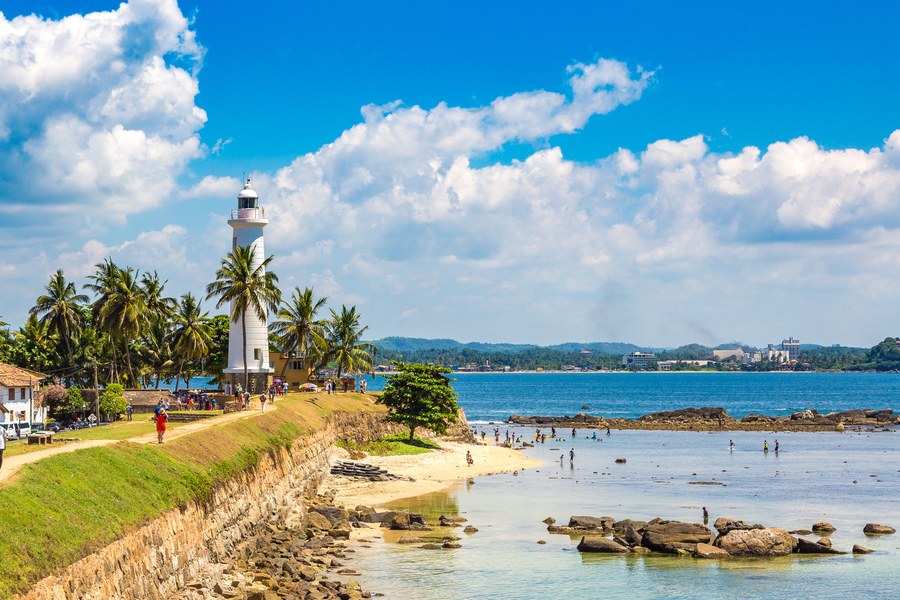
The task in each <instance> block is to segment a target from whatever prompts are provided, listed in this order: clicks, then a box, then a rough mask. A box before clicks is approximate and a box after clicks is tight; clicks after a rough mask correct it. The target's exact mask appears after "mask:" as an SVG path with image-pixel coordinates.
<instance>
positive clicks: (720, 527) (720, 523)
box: [713, 517, 734, 533]
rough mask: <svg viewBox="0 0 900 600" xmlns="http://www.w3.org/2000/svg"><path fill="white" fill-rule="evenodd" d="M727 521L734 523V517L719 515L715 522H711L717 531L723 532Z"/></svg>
mask: <svg viewBox="0 0 900 600" xmlns="http://www.w3.org/2000/svg"><path fill="white" fill-rule="evenodd" d="M729 523H734V519H729V518H728V517H719V518H718V519H716V522H715V523H713V527H714V528H715V529H716V531H718V532H719V533H725V526H726V525H728V524H729Z"/></svg>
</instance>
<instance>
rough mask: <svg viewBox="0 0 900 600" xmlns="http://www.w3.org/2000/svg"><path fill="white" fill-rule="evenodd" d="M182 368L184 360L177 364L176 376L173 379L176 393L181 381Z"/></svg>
mask: <svg viewBox="0 0 900 600" xmlns="http://www.w3.org/2000/svg"><path fill="white" fill-rule="evenodd" d="M182 368H184V359H183V358H182V359H181V362H180V363H178V376H177V377H176V378H175V391H176V392H177V391H178V383H179V382H180V381H181V369H182Z"/></svg>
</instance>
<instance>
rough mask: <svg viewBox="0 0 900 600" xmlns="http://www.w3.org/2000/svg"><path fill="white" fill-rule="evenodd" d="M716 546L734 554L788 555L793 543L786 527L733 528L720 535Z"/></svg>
mask: <svg viewBox="0 0 900 600" xmlns="http://www.w3.org/2000/svg"><path fill="white" fill-rule="evenodd" d="M715 546H716V547H718V548H722V549H723V550H725V551H726V552H728V553H729V554H731V555H732V556H787V555H789V554H790V553H791V549H792V548H793V543H792V542H791V536H790V534H789V533H788V532H787V531H786V530H784V529H777V528H770V529H733V530H731V531H729V532H728V533H726V534H725V535H721V536H719V537H718V538H717V539H716V541H715Z"/></svg>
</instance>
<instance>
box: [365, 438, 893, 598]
mask: <svg viewBox="0 0 900 600" xmlns="http://www.w3.org/2000/svg"><path fill="white" fill-rule="evenodd" d="M517 431H519V432H521V434H522V435H523V439H525V438H524V436H528V435H531V434H533V431H534V430H533V429H524V428H522V429H518V430H517ZM592 433H593V432H592V431H589V430H583V431H581V432H579V434H578V438H579V439H576V440H566V441H551V440H548V442H547V443H546V444H542V445H538V446H537V447H535V448H529V449H526V450H525V451H524V454H525V455H527V456H529V457H532V458H536V459H538V460H541V461H543V462H544V465H543V466H541V467H538V468H536V469H532V470H527V471H520V472H519V473H518V476H513V474H512V473H505V474H497V475H491V476H485V477H480V478H477V479H475V480H474V483H468V484H467V483H460V484H457V485H455V486H454V487H453V488H451V489H450V490H447V491H443V492H439V493H436V494H430V495H428V496H423V497H420V498H413V499H409V500H404V501H398V502H395V503H393V504H392V505H391V506H392V507H393V508H408V509H410V510H412V511H415V512H424V513H425V514H426V515H427V516H429V517H430V518H436V517H437V516H438V515H439V514H440V513H441V512H453V511H454V509H458V512H459V513H460V514H463V515H464V516H466V517H467V518H468V519H469V524H471V525H474V526H475V527H477V528H478V529H479V532H478V533H476V534H474V535H471V536H467V535H466V534H464V533H462V532H461V530H460V529H455V530H447V529H444V530H441V528H438V529H437V530H436V531H435V532H433V533H434V534H438V533H440V534H441V535H446V534H447V532H452V533H454V534H455V535H459V536H461V537H463V538H464V539H463V540H462V541H461V543H462V544H463V547H462V548H460V549H457V550H422V549H419V548H417V547H412V548H410V547H403V546H399V545H397V544H394V543H391V541H392V540H396V538H397V537H399V535H400V533H399V532H388V531H386V530H379V531H378V532H376V533H375V535H382V534H383V535H385V537H386V539H387V543H375V544H373V547H372V548H371V549H370V550H365V551H363V552H362V553H361V555H360V557H359V559H357V560H355V561H353V566H354V568H358V569H360V570H362V571H363V572H364V576H363V577H361V578H358V579H360V580H361V581H362V582H363V584H364V586H365V587H366V589H370V590H372V591H373V592H375V591H377V592H383V593H385V594H386V595H387V597H388V598H421V599H423V600H424V599H428V600H432V599H433V600H437V599H451V598H475V597H483V596H498V597H507V598H539V597H547V596H550V597H557V596H563V595H565V596H570V597H573V598H583V597H588V596H594V595H599V594H603V595H608V594H613V595H614V596H625V595H628V596H635V597H640V598H748V597H753V598H757V597H760V598H761V597H774V596H779V597H780V596H784V595H788V596H791V597H793V596H799V595H801V594H802V595H806V594H810V595H815V596H816V597H824V598H838V597H843V596H847V595H852V596H853V597H884V598H887V597H895V596H896V595H897V591H896V590H897V585H898V584H900V575H898V574H897V569H898V567H900V534H895V535H893V536H883V537H867V536H865V535H864V534H863V533H862V528H863V526H864V525H865V523H867V522H878V523H883V524H886V525H892V526H894V527H898V525H900V509H898V504H897V496H896V490H897V484H898V482H900V456H898V454H897V452H896V448H897V439H898V438H897V435H898V434H897V433H893V432H891V433H883V432H877V433H871V432H870V433H863V434H857V433H846V434H837V433H816V434H807V433H779V434H778V440H779V442H780V445H781V451H780V452H778V453H777V454H776V453H775V452H774V451H771V450H770V452H769V453H768V454H766V453H764V452H763V451H762V448H763V441H764V440H768V441H769V444H770V448H774V438H773V437H772V436H771V435H768V436H767V435H764V434H761V433H756V432H730V433H729V432H716V433H705V432H704V433H699V432H668V431H664V432H659V431H653V432H649V431H623V432H613V434H612V435H611V436H609V437H606V436H605V435H604V436H602V441H593V440H591V439H584V436H585V435H591V434H592ZM729 439H732V440H734V442H735V450H734V452H731V451H729V445H728V442H729ZM570 448H573V449H574V450H575V460H574V462H573V463H572V464H570V463H569V459H568V451H569V449H570ZM561 454H565V458H564V460H563V464H562V465H560V463H559V456H560V455H561ZM619 457H622V458H626V459H627V463H626V464H624V465H622V464H616V463H615V462H614V460H615V459H616V458H619ZM845 461H846V462H845ZM694 473H696V475H694ZM872 475H874V477H872ZM690 481H707V482H711V481H716V482H719V483H723V484H725V485H691V484H689V483H688V482H690ZM854 481H856V483H854ZM702 506H706V507H707V508H708V509H709V513H710V524H711V523H712V522H713V521H714V520H715V519H716V518H717V517H719V516H728V517H732V518H735V519H742V520H745V521H748V522H751V523H762V524H764V525H766V526H772V527H784V528H787V529H801V528H803V529H808V528H809V527H810V526H811V525H812V523H814V522H816V521H829V522H831V523H832V524H833V525H834V526H835V527H837V531H836V532H835V533H834V534H832V535H831V539H832V542H833V543H834V547H835V548H837V549H841V550H847V551H849V550H850V548H851V547H852V545H853V544H861V545H864V546H867V547H870V548H872V549H875V550H877V553H876V554H871V555H867V556H862V557H853V556H852V555H850V554H847V555H844V556H824V557H810V556H802V557H801V556H792V557H785V558H780V559H753V560H750V559H744V560H730V561H721V562H719V561H701V560H695V559H692V558H682V557H670V556H664V555H663V556H660V555H652V556H637V555H624V556H623V555H599V554H583V555H582V554H580V553H579V552H577V551H576V550H575V546H576V545H577V543H578V540H579V539H580V538H571V539H570V538H569V536H564V535H558V534H550V533H548V532H547V531H546V525H544V524H543V523H541V521H542V520H543V519H545V518H546V517H548V516H552V517H554V518H556V519H557V521H558V522H560V523H561V524H565V523H566V522H567V520H568V518H569V516H571V515H592V516H607V515H608V516H612V517H614V518H616V519H625V518H632V519H638V520H649V519H652V518H654V517H657V516H659V517H662V518H667V519H677V520H684V521H691V522H697V521H700V520H701V514H702V513H701V507H702ZM809 539H817V537H816V536H809ZM538 540H546V542H547V543H546V544H545V545H539V544H537V543H536V542H537V541H538Z"/></svg>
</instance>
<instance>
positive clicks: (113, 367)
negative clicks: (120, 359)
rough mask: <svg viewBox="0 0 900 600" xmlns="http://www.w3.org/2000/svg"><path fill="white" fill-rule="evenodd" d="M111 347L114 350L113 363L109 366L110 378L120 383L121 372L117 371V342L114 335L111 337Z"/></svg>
mask: <svg viewBox="0 0 900 600" xmlns="http://www.w3.org/2000/svg"><path fill="white" fill-rule="evenodd" d="M109 347H110V349H112V362H111V363H110V364H109V378H110V380H113V379H114V380H115V382H116V383H119V371H118V370H117V369H116V358H117V357H116V340H115V338H113V336H112V334H110V335H109Z"/></svg>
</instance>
